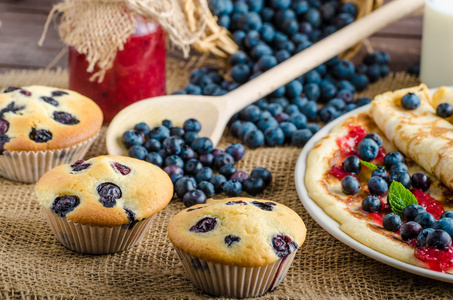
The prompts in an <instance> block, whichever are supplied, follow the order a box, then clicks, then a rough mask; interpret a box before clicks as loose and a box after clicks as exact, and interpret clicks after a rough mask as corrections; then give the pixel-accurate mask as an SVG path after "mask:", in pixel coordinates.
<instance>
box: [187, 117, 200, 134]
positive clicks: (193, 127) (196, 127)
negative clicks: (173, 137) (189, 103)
mask: <svg viewBox="0 0 453 300" xmlns="http://www.w3.org/2000/svg"><path fill="white" fill-rule="evenodd" d="M183 129H184V132H189V131H194V132H199V131H200V130H201V123H200V122H199V121H198V120H196V119H188V120H186V121H185V122H184V125H183Z"/></svg>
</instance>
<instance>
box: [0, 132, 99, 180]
mask: <svg viewBox="0 0 453 300" xmlns="http://www.w3.org/2000/svg"><path fill="white" fill-rule="evenodd" d="M97 137H98V134H96V135H95V136H94V137H92V138H90V139H88V140H86V141H83V142H80V143H78V144H76V145H74V146H72V147H68V148H62V149H56V150H46V151H8V150H6V151H4V152H3V155H0V175H1V176H3V177H5V178H6V179H9V180H12V181H19V182H24V183H34V182H37V181H38V180H39V178H41V176H42V175H44V173H46V172H47V171H49V170H50V169H52V168H55V167H56V166H59V165H62V164H69V163H74V162H76V161H77V160H79V159H82V158H83V157H84V156H85V154H86V153H87V151H88V149H89V148H90V146H91V145H92V144H93V142H94V141H95V140H96V138H97Z"/></svg>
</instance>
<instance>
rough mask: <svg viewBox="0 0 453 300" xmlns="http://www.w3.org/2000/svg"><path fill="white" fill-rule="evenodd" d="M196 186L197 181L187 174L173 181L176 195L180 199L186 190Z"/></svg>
mask: <svg viewBox="0 0 453 300" xmlns="http://www.w3.org/2000/svg"><path fill="white" fill-rule="evenodd" d="M196 186H197V182H196V181H195V179H194V178H193V177H190V176H187V175H186V176H183V177H181V178H179V179H178V180H177V181H176V182H175V192H176V195H177V196H178V198H180V199H182V197H184V195H185V194H186V193H187V192H189V191H191V190H194V189H195V188H196Z"/></svg>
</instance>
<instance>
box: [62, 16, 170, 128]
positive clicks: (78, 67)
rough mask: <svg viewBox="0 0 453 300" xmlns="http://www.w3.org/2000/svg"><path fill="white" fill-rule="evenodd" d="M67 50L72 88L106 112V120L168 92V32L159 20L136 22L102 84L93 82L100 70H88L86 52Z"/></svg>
mask: <svg viewBox="0 0 453 300" xmlns="http://www.w3.org/2000/svg"><path fill="white" fill-rule="evenodd" d="M68 50H69V52H68V68H69V89H71V90H74V91H76V92H79V93H81V94H83V95H85V96H87V97H89V98H91V99H93V100H94V101H95V102H96V103H97V104H98V105H99V106H100V107H101V109H102V111H103V113H104V123H109V122H110V121H111V120H112V119H113V117H114V116H115V115H116V114H117V113H118V112H119V111H120V110H121V109H123V108H124V107H126V106H128V105H129V104H132V103H134V102H136V101H139V100H142V99H146V98H149V97H155V96H161V95H165V59H166V42H165V31H164V30H163V28H162V27H161V26H160V25H159V24H157V23H144V22H141V21H139V22H138V23H137V29H136V31H135V33H134V34H132V35H131V36H130V37H129V38H128V39H127V41H126V43H125V44H124V50H122V51H118V52H117V55H116V58H115V61H114V62H113V67H112V68H111V69H109V70H107V72H106V73H105V77H104V80H103V81H102V82H100V83H98V82H97V80H96V81H94V82H92V81H90V77H91V76H92V75H93V74H94V73H95V72H97V71H98V69H95V71H94V73H89V72H87V71H86V69H87V67H88V62H87V61H86V59H85V55H84V54H80V53H78V52H77V51H76V50H75V48H73V47H69V49H68Z"/></svg>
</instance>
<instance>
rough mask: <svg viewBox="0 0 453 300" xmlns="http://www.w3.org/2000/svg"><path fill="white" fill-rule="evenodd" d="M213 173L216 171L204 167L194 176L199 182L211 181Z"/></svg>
mask: <svg viewBox="0 0 453 300" xmlns="http://www.w3.org/2000/svg"><path fill="white" fill-rule="evenodd" d="M213 175H214V172H213V171H212V169H211V168H210V167H203V168H202V169H201V170H199V171H198V172H197V173H196V174H195V176H194V178H195V180H196V181H197V182H202V181H209V180H210V179H211V178H212V176H213Z"/></svg>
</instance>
